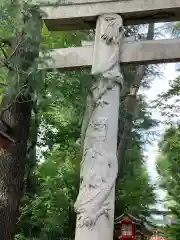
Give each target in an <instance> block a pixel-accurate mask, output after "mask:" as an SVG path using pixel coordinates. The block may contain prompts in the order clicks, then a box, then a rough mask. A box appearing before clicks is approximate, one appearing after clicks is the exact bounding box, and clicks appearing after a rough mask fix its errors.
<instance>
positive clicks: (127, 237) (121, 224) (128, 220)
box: [114, 213, 154, 240]
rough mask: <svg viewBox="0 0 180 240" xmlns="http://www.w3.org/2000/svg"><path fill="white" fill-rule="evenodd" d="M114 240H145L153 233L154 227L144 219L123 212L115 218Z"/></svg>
mask: <svg viewBox="0 0 180 240" xmlns="http://www.w3.org/2000/svg"><path fill="white" fill-rule="evenodd" d="M114 229H115V231H114V239H115V240H145V239H150V238H151V236H152V235H153V229H154V227H153V226H151V225H150V224H148V223H147V222H145V221H142V220H141V219H139V218H137V217H135V216H133V215H131V214H130V213H124V214H122V215H121V216H119V217H117V218H116V219H115V226H114Z"/></svg>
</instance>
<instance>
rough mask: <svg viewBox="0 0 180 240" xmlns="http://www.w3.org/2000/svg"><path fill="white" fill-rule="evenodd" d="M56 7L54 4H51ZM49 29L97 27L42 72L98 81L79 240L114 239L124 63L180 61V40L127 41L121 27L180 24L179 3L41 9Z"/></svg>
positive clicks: (84, 1) (105, 0) (132, 0)
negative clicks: (85, 75)
mask: <svg viewBox="0 0 180 240" xmlns="http://www.w3.org/2000/svg"><path fill="white" fill-rule="evenodd" d="M51 4H52V5H53V3H52V2H51ZM42 11H43V12H45V14H46V16H45V17H44V20H45V23H46V25H47V27H48V29H49V30H51V31H52V30H74V29H90V28H96V33H95V41H94V43H88V44H87V42H86V43H85V44H84V46H82V47H75V48H66V49H54V50H52V51H50V57H51V58H52V59H51V60H48V61H47V62H46V63H45V64H41V65H40V66H39V68H40V69H43V68H49V69H51V68H58V69H62V68H63V69H74V68H77V69H78V68H82V67H90V66H92V68H91V74H93V75H95V76H96V77H95V79H96V81H95V82H94V84H93V85H92V87H91V89H90V93H89V96H88V97H87V108H86V112H85V117H84V122H83V125H82V143H83V159H82V162H81V173H80V189H79V195H78V197H77V200H76V203H75V211H76V213H77V224H76V233H75V240H112V239H113V225H114V200H115V181H116V177H117V169H118V163H117V157H116V151H117V149H116V148H117V131H118V115H119V98H120V90H121V87H122V85H123V77H122V74H121V69H120V64H128V63H136V64H140V63H163V62H176V61H179V60H180V40H178V39H174V40H158V41H138V42H128V41H127V40H125V39H124V40H123V37H122V36H123V28H124V27H123V26H124V25H129V24H141V23H150V22H163V21H174V20H180V0H122V1H121V0H119V1H115V0H113V1H112V0H71V2H65V3H62V4H59V5H57V4H55V5H54V6H50V5H48V6H43V7H42Z"/></svg>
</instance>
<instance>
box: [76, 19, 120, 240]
mask: <svg viewBox="0 0 180 240" xmlns="http://www.w3.org/2000/svg"><path fill="white" fill-rule="evenodd" d="M122 28H123V26H122V19H121V17H120V16H119V15H116V14H104V15H102V16H100V17H99V18H98V20H97V26H96V36H95V45H94V55H93V65H92V74H94V75H99V76H97V77H96V79H97V80H96V82H95V83H94V85H93V86H92V87H91V90H90V94H89V96H88V102H87V108H86V114H85V118H84V123H83V127H82V130H83V131H84V132H82V137H83V139H82V140H83V141H82V142H83V143H84V148H83V159H82V163H81V173H80V177H81V185H80V190H79V195H78V197H77V200H76V203H75V210H76V212H77V224H76V236H75V239H76V240H83V239H86V240H92V239H93V240H102V239H103V240H112V239H113V228H114V201H115V182H116V177H117V168H118V165H117V157H116V151H117V131H118V115H119V98H120V97H119V96H120V85H121V84H122V80H123V79H122V75H121V72H120V66H119V51H120V49H119V47H120V43H121V39H122V38H121V35H122V34H120V33H119V30H122ZM121 32H122V31H121Z"/></svg>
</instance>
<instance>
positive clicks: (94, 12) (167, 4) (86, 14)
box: [42, 0, 180, 30]
mask: <svg viewBox="0 0 180 240" xmlns="http://www.w3.org/2000/svg"><path fill="white" fill-rule="evenodd" d="M77 1H78V4H77ZM81 1H82V2H83V3H79V2H81ZM81 1H80V0H72V1H71V4H69V5H68V4H67V5H66V4H64V5H61V6H55V7H54V6H52V7H50V6H47V7H42V10H43V11H44V12H45V13H46V16H45V17H44V19H45V20H46V25H47V27H48V28H49V30H68V29H69V30H73V29H88V28H95V23H96V18H97V16H99V15H101V14H103V13H119V14H121V16H122V17H123V19H124V24H125V25H129V24H140V23H147V22H153V21H155V22H159V21H161V22H162V21H174V20H180V1H179V0H119V1H100V0H98V1H95V0H94V1H92V0H91V1H92V2H91V3H88V2H89V1H90V0H89V1H88V2H85V1H84V0H81ZM65 2H66V1H65ZM51 3H52V2H51Z"/></svg>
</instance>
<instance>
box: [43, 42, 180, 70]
mask: <svg viewBox="0 0 180 240" xmlns="http://www.w3.org/2000/svg"><path fill="white" fill-rule="evenodd" d="M83 44H84V46H83V47H76V48H62V49H54V50H51V51H50V52H49V53H48V55H49V56H50V59H49V60H48V59H47V60H46V61H45V63H44V64H43V65H39V68H47V69H52V68H58V69H63V68H64V69H66V70H68V69H79V68H81V67H82V68H84V67H91V65H92V62H93V46H92V45H91V44H92V43H90V45H88V44H87V42H84V43H83ZM40 55H41V56H42V54H40ZM178 61H180V39H172V40H156V41H138V42H129V43H128V42H124V43H123V45H122V47H121V53H120V62H121V63H122V64H129V63H136V64H137V63H166V62H178Z"/></svg>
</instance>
